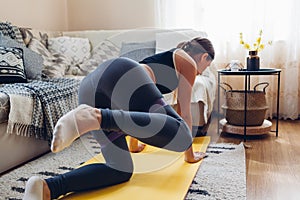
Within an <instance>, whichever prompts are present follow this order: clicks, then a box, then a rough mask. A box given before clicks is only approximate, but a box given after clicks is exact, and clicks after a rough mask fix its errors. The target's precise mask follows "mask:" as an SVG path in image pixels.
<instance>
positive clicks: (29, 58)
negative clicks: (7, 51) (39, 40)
mask: <svg viewBox="0 0 300 200" xmlns="http://www.w3.org/2000/svg"><path fill="white" fill-rule="evenodd" d="M0 46H4V47H16V48H21V49H22V50H23V59H24V67H25V73H26V77H27V79H33V80H40V79H41V78H42V66H43V58H42V57H41V56H40V55H39V54H37V53H35V52H34V51H32V50H30V49H29V48H27V47H26V46H25V45H24V44H20V43H19V42H17V41H15V40H13V39H11V38H9V37H7V36H1V35H0Z"/></svg>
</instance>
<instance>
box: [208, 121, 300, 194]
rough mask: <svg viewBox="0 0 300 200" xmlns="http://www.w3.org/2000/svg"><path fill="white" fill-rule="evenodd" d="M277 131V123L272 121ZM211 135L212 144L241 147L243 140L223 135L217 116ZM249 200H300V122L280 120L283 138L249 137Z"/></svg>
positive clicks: (212, 123)
mask: <svg viewBox="0 0 300 200" xmlns="http://www.w3.org/2000/svg"><path fill="white" fill-rule="evenodd" d="M272 124H273V126H272V130H275V124H276V121H275V120H274V121H272ZM207 135H209V136H211V141H212V142H217V143H219V142H224V143H235V144H239V143H241V142H243V141H244V139H243V136H239V135H238V136H234V135H232V134H226V133H219V134H218V130H217V117H216V116H213V118H212V122H211V124H210V127H209V129H208V133H207ZM245 144H246V145H247V146H250V147H249V148H245V150H246V167H247V200H268V199H270V200H296V199H297V200H299V199H300V120H295V121H292V120H280V121H279V134H278V137H276V135H275V133H274V132H270V133H269V134H266V135H264V136H252V137H247V140H246V143H245Z"/></svg>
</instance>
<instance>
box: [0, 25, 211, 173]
mask: <svg viewBox="0 0 300 200" xmlns="http://www.w3.org/2000/svg"><path fill="white" fill-rule="evenodd" d="M0 27H1V26H0ZM18 30H20V34H21V38H22V41H20V43H22V42H24V46H23V47H22V49H23V51H24V56H26V53H25V52H26V51H30V53H28V52H27V55H29V54H34V55H35V56H37V55H39V57H38V59H37V58H36V59H34V61H33V62H31V63H30V62H27V63H25V62H24V64H25V76H27V77H28V76H30V78H28V79H27V80H26V81H17V82H16V83H15V82H12V83H9V81H8V83H0V148H1V151H0V160H1V164H0V173H5V172H6V171H7V170H11V169H13V168H14V167H17V166H18V165H20V164H23V163H25V162H28V161H29V160H31V159H34V158H36V157H38V156H41V155H43V154H45V153H47V152H49V151H50V147H49V141H50V140H51V131H52V130H53V127H54V126H55V123H56V121H57V120H58V119H59V117H60V116H62V115H63V114H64V113H66V112H68V111H69V110H71V109H73V108H75V107H76V106H77V90H78V86H79V84H80V80H82V78H84V77H85V76H86V75H87V74H88V73H90V72H91V71H93V70H94V69H95V68H96V67H97V66H98V65H99V64H100V63H102V62H104V61H106V60H108V59H111V58H114V57H119V56H121V57H129V58H131V59H134V60H137V61H138V60H140V59H142V58H144V57H146V56H149V55H152V54H154V53H156V52H160V51H163V50H166V49H169V48H172V47H175V46H176V45H177V44H178V43H179V42H181V41H186V40H189V39H191V38H193V37H196V36H202V37H206V33H205V32H201V31H195V30H189V29H176V30H175V29H173V30H167V29H153V28H143V29H128V30H85V31H47V30H33V29H30V28H18ZM0 31H1V29H0ZM16 35H17V34H16ZM0 38H1V36H0ZM19 38H20V36H19ZM19 40H20V39H19ZM2 45H3V43H2V42H1V39H0V47H1V46H2ZM22 45H23V44H22ZM6 46H7V45H6ZM11 46H14V45H11ZM25 60H26V58H24V61H25ZM26 65H27V66H26ZM32 66H34V68H35V69H34V70H32V69H28V68H30V67H32ZM36 68H38V69H39V70H37V71H39V72H38V73H39V74H38V75H37V76H36V77H34V76H31V75H30V74H29V71H30V70H31V71H36ZM0 78H1V77H0ZM215 79H216V73H215V70H214V68H212V67H211V68H208V69H207V70H205V71H204V72H203V74H202V75H199V76H198V77H197V78H196V82H195V85H194V87H193V96H192V102H191V105H192V117H193V131H196V132H197V134H198V135H199V134H200V135H201V134H205V133H206V130H207V127H208V125H209V121H210V115H211V112H212V110H213V102H214V96H215V91H216V89H215V88H216V80H215ZM3 80H4V79H3ZM23 82H25V83H23ZM44 83H47V84H44ZM48 84H50V85H49V86H48ZM52 84H53V85H54V86H53V85H52ZM57 84H63V85H57ZM16 85H17V86H16ZM23 87H24V88H25V89H23ZM45 87H46V89H45ZM16 88H17V89H18V88H19V90H20V93H21V95H24V94H23V92H22V91H25V90H27V88H30V89H32V90H34V91H35V92H34V95H33V96H35V98H37V99H39V100H40V101H41V102H40V103H39V102H38V101H37V100H36V99H34V100H33V101H28V103H27V100H28V98H27V99H26V98H24V96H23V97H22V99H21V100H18V99H17V98H15V96H17V95H19V94H17V92H16V90H17V89H16ZM37 88H38V89H37ZM48 90H49V91H48ZM40 91H42V92H40ZM37 93H38V94H37ZM40 93H41V96H42V97H40V96H39V95H40ZM61 94H64V95H65V96H62V95H61ZM47 95H49V96H51V97H48V96H47ZM44 96H47V97H44ZM16 99H17V100H16ZM165 99H166V100H167V102H168V103H169V104H171V105H173V106H174V108H175V109H176V106H177V105H176V104H177V102H176V92H175V93H171V94H167V95H165ZM36 104H40V107H41V108H40V109H41V110H40V112H37V110H36V111H35V112H32V109H33V108H32V107H34V109H35V107H36ZM16 105H18V106H19V107H17V106H16ZM61 105H62V106H61ZM26 110H29V111H27V114H28V113H32V116H31V117H32V119H35V117H39V118H41V119H42V120H40V121H42V122H41V124H39V125H38V126H37V127H38V128H34V129H30V130H31V131H27V133H26V134H25V133H24V130H23V129H22V128H14V127H13V128H12V127H11V125H10V121H11V120H10V117H12V116H15V115H17V117H16V118H22V120H26V119H27V118H28V117H22V116H23V115H24V113H26ZM16 113H18V114H16ZM40 113H43V116H40ZM23 118H26V119H23ZM9 130H10V131H9ZM33 132H39V134H40V135H38V134H34V133H33ZM45 133H46V136H45V135H43V134H45Z"/></svg>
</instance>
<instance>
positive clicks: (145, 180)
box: [62, 136, 210, 200]
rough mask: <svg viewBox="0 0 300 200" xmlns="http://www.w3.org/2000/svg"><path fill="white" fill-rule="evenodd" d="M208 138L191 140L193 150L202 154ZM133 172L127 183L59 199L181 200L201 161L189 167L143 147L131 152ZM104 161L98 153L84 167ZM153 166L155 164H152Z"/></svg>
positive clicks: (179, 158) (178, 159)
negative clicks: (138, 150) (140, 149)
mask: <svg viewBox="0 0 300 200" xmlns="http://www.w3.org/2000/svg"><path fill="white" fill-rule="evenodd" d="M209 142H210V137H209V136H205V137H199V138H195V140H194V145H193V148H194V150H196V151H201V152H205V151H206V148H207V146H208V144H209ZM132 159H133V161H134V164H135V173H134V174H133V176H132V178H131V179H130V181H128V182H126V183H122V184H119V185H115V186H111V187H107V188H105V189H99V190H93V191H89V192H83V193H77V194H70V195H68V196H65V197H64V198H62V199H63V200H96V199H97V200H98V199H107V200H127V199H128V200H135V199H136V200H141V199H142V200H153V199H162V200H180V199H184V198H185V195H186V194H187V191H188V189H189V187H190V185H191V183H192V181H193V179H194V177H195V175H196V173H197V170H198V168H199V166H200V164H201V162H202V161H200V162H198V163H194V164H189V163H186V162H185V161H184V155H183V153H176V152H171V151H167V150H161V149H158V148H155V147H152V146H149V145H147V146H146V148H145V149H144V151H143V152H141V153H133V154H132ZM95 162H104V159H103V157H102V155H101V154H99V155H97V156H96V157H94V158H92V159H91V160H89V161H87V162H86V163H85V164H89V163H95ZM155 163H156V164H155ZM136 168H137V169H136Z"/></svg>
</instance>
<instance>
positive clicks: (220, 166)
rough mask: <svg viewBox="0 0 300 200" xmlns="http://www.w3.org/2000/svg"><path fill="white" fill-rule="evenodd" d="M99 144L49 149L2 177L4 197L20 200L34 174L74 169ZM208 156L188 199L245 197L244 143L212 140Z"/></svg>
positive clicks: (88, 139)
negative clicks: (56, 152)
mask: <svg viewBox="0 0 300 200" xmlns="http://www.w3.org/2000/svg"><path fill="white" fill-rule="evenodd" d="M98 153H100V147H99V145H98V143H97V142H96V141H95V140H94V139H93V137H92V136H90V135H86V136H85V137H82V138H81V139H79V140H77V141H75V142H74V143H73V144H72V146H71V147H70V148H67V149H66V150H64V151H62V152H60V153H58V154H53V153H48V154H46V155H44V156H43V157H41V158H39V159H36V160H34V161H32V162H29V163H27V164H25V165H23V166H22V167H20V168H17V169H15V170H13V171H10V172H9V173H7V174H4V175H2V176H1V177H0V197H1V200H2V199H3V200H4V199H5V200H21V199H22V196H23V193H24V188H25V183H26V181H27V180H28V178H29V177H30V176H32V175H39V176H41V177H43V178H47V177H50V176H54V175H57V174H61V173H65V172H67V171H69V170H72V169H74V168H75V167H77V166H78V165H80V164H82V163H83V162H85V161H86V160H89V159H90V158H91V157H93V156H94V155H96V154H98ZM207 154H208V157H207V158H205V160H204V161H203V162H202V164H201V165H200V168H199V170H198V173H197V174H196V177H195V179H194V181H193V183H192V185H191V187H190V189H189V191H188V192H187V196H186V200H196V199H197V200H198V199H201V200H206V199H207V200H213V199H222V200H223V199H234V200H239V199H241V200H242V199H243V200H245V199H246V166H245V150H244V147H243V145H242V144H240V145H233V144H210V145H209V147H208V149H207Z"/></svg>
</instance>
